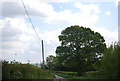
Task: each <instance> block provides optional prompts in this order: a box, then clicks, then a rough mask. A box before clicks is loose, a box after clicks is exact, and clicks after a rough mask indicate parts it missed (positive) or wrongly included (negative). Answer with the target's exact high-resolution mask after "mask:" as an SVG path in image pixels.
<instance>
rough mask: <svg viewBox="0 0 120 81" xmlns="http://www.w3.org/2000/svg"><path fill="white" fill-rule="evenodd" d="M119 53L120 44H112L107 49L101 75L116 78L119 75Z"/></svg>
mask: <svg viewBox="0 0 120 81" xmlns="http://www.w3.org/2000/svg"><path fill="white" fill-rule="evenodd" d="M119 54H120V45H111V46H110V47H108V48H107V49H106V50H105V53H104V56H103V59H102V61H101V67H100V76H102V77H103V78H112V79H116V78H117V77H118V60H119V59H118V57H119Z"/></svg>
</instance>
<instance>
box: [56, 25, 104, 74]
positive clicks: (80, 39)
mask: <svg viewBox="0 0 120 81" xmlns="http://www.w3.org/2000/svg"><path fill="white" fill-rule="evenodd" d="M59 41H60V42H61V45H60V46H58V47H57V49H56V55H57V58H58V60H59V63H60V64H62V65H64V66H67V67H74V68H76V70H77V72H78V75H81V74H82V73H83V72H84V71H85V70H86V67H88V66H91V64H94V63H95V62H97V61H99V60H100V59H101V57H102V54H103V51H104V49H105V48H106V45H105V40H104V38H103V37H102V36H101V35H100V34H99V33H98V32H94V31H92V30H91V29H90V28H85V27H82V26H81V27H79V26H77V25H75V26H71V27H68V28H66V29H65V30H63V31H62V33H61V35H60V36H59Z"/></svg>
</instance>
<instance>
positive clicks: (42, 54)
mask: <svg viewBox="0 0 120 81" xmlns="http://www.w3.org/2000/svg"><path fill="white" fill-rule="evenodd" d="M42 58H43V66H45V61H44V45H43V40H42Z"/></svg>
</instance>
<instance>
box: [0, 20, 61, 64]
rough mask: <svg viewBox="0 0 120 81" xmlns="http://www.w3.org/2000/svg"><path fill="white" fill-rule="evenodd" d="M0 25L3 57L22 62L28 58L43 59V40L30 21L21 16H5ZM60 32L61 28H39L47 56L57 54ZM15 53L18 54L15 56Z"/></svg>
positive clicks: (0, 44) (33, 59) (32, 59)
mask: <svg viewBox="0 0 120 81" xmlns="http://www.w3.org/2000/svg"><path fill="white" fill-rule="evenodd" d="M0 25H1V27H0V32H2V35H1V36H0V38H2V41H1V42H0V46H2V48H0V50H2V51H0V54H2V56H3V59H6V60H13V59H15V60H18V61H22V62H26V61H27V60H31V61H32V62H39V61H40V60H42V58H41V55H40V54H41V41H39V40H38V39H37V37H36V35H35V32H34V31H33V30H32V27H31V25H30V24H29V23H26V22H25V20H24V19H21V18H5V19H3V20H0ZM60 32H61V29H58V30H54V31H47V32H44V33H40V30H39V29H37V33H38V34H39V36H40V38H41V39H42V40H44V44H45V56H46V57H47V56H48V55H55V49H56V46H58V45H59V43H58V35H59V34H60ZM46 50H47V51H46ZM15 54H17V55H16V56H15ZM33 57H35V58H33Z"/></svg>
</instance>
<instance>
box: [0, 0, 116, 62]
mask: <svg viewBox="0 0 120 81" xmlns="http://www.w3.org/2000/svg"><path fill="white" fill-rule="evenodd" d="M23 2H24V4H25V6H26V9H27V11H28V13H29V15H30V17H31V19H32V22H33V24H34V27H35V30H36V31H37V33H38V35H39V37H40V40H44V46H45V47H44V48H45V57H47V56H48V55H55V49H56V47H57V46H59V45H60V42H59V39H58V36H59V35H60V33H61V31H62V30H63V29H65V28H66V27H69V26H71V25H80V26H84V27H89V28H91V29H92V30H94V31H96V32H99V33H100V34H101V35H102V36H103V37H104V38H105V40H106V44H107V45H109V44H110V43H111V42H112V41H117V40H118V3H117V2H118V0H116V1H114V0H104V1H102V0H84V1H82V0H23ZM0 12H1V13H0V39H1V42H0V46H1V48H0V56H2V58H1V59H5V60H9V61H12V60H16V61H20V62H28V60H30V62H31V63H39V62H42V58H41V57H42V54H41V41H40V40H38V38H37V36H36V34H35V32H34V31H33V28H32V26H31V23H30V22H29V20H28V17H27V15H26V13H25V9H24V7H23V5H22V2H21V0H2V1H1V2H0Z"/></svg>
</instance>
